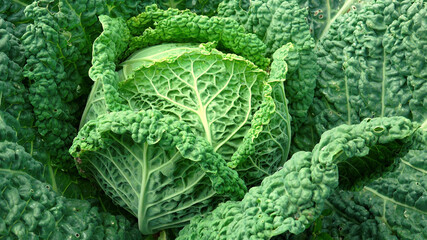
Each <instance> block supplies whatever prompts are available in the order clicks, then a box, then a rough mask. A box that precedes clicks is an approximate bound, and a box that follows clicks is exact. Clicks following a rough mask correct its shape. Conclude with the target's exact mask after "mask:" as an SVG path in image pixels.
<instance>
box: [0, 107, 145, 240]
mask: <svg viewBox="0 0 427 240" xmlns="http://www.w3.org/2000/svg"><path fill="white" fill-rule="evenodd" d="M0 116H1V118H0V129H1V134H0V189H2V191H1V192H0V238H4V239H39V238H42V239H62V238H66V239H124V238H131V239H140V238H141V236H140V234H139V232H138V230H137V229H136V228H135V227H132V226H131V223H130V222H129V221H128V220H126V219H125V218H124V217H123V216H117V217H116V216H113V215H111V214H108V213H100V212H98V209H97V208H96V207H93V206H91V204H90V203H89V202H88V201H84V200H77V199H68V198H65V197H63V196H61V195H60V194H58V193H57V192H56V191H55V189H54V188H53V186H51V185H50V184H47V183H45V182H44V179H45V177H44V174H43V168H44V166H43V165H42V164H41V163H40V162H38V161H36V160H34V159H33V158H32V157H31V155H30V154H28V153H27V152H26V151H25V149H24V148H23V147H22V146H20V145H19V144H18V143H17V141H18V140H19V139H18V137H17V136H18V133H17V132H16V131H15V130H14V128H15V127H17V126H18V127H19V123H18V122H17V121H16V120H15V119H14V118H13V117H12V116H10V115H8V114H7V113H5V112H0ZM7 116H9V117H7ZM9 124H11V125H9Z"/></svg>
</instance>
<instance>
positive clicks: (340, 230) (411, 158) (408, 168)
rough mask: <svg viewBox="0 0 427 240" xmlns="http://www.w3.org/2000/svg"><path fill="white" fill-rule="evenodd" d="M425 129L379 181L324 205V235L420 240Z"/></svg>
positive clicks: (425, 211)
mask: <svg viewBox="0 0 427 240" xmlns="http://www.w3.org/2000/svg"><path fill="white" fill-rule="evenodd" d="M426 130H427V129H420V130H418V131H417V132H419V136H418V138H417V139H415V141H414V143H413V144H412V145H411V147H410V150H409V152H408V153H407V154H406V155H405V156H404V157H402V158H400V159H395V161H397V164H396V166H394V168H393V169H392V170H391V171H389V172H386V173H385V174H384V175H382V176H381V178H378V179H375V180H374V181H372V182H370V183H368V184H366V185H365V186H363V188H361V189H360V190H359V191H344V190H341V191H337V192H335V193H334V194H333V195H332V196H331V197H330V198H329V199H328V201H327V204H326V206H327V207H326V209H327V211H325V212H326V213H328V214H324V217H323V218H322V221H321V226H320V227H321V228H322V231H323V232H327V233H329V234H330V235H331V236H332V237H334V238H345V239H360V238H369V239H396V238H397V239H423V238H426V237H427V235H426V232H425V229H426V227H427V148H426V146H427V134H426Z"/></svg>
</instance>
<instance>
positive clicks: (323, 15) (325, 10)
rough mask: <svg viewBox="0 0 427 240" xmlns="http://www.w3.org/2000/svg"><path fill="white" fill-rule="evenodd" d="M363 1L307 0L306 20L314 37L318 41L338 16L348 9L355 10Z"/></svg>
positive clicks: (348, 10)
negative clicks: (307, 15) (307, 11)
mask: <svg viewBox="0 0 427 240" xmlns="http://www.w3.org/2000/svg"><path fill="white" fill-rule="evenodd" d="M364 2H365V1H364V0H363V1H362V0H322V1H316V0H309V1H308V8H309V18H308V22H309V24H310V31H311V32H312V34H313V37H314V39H315V40H316V41H318V40H319V39H322V38H323V37H325V36H326V35H327V34H328V31H329V29H330V27H331V25H333V24H334V22H335V21H336V20H337V18H338V17H340V16H342V15H344V14H346V13H348V12H350V11H357V9H360V8H361V7H362V6H361V4H363V3H364Z"/></svg>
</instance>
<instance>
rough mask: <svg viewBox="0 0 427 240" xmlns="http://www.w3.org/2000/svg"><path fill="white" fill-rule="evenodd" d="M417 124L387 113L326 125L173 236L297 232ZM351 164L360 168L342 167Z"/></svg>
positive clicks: (402, 144) (407, 140)
mask: <svg viewBox="0 0 427 240" xmlns="http://www.w3.org/2000/svg"><path fill="white" fill-rule="evenodd" d="M418 128H419V125H418V124H416V123H413V122H411V121H409V120H408V119H405V118H403V117H391V118H376V119H367V120H364V121H362V122H361V123H360V124H358V125H341V126H339V127H336V128H334V129H332V130H330V131H327V132H325V133H324V134H323V135H322V138H321V140H320V142H319V143H318V144H317V145H316V146H315V148H314V150H313V151H312V152H298V153H296V154H294V155H293V156H292V158H291V159H290V160H289V161H287V162H286V163H285V164H284V166H283V169H281V170H279V171H278V172H276V173H275V174H273V175H272V176H269V177H266V178H265V179H264V180H263V182H262V183H261V185H260V186H259V187H254V188H251V189H250V190H249V192H248V193H247V194H246V195H245V197H244V198H243V200H242V201H229V202H226V203H222V204H220V205H219V207H218V208H217V209H215V210H214V211H212V212H211V213H208V214H206V215H205V216H197V217H195V218H193V219H192V220H191V222H190V224H189V225H187V226H186V227H184V229H183V230H181V232H180V235H179V237H178V238H177V239H178V240H183V239H230V238H233V239H249V238H251V239H270V238H271V237H273V236H277V235H279V234H282V233H285V232H290V233H293V234H299V233H301V232H303V231H304V230H305V229H306V228H307V226H309V225H310V224H311V223H313V221H314V220H316V219H317V218H318V217H319V216H320V214H321V212H322V211H323V209H324V207H325V203H326V200H327V198H328V197H329V196H330V195H331V194H332V193H333V191H334V190H335V189H336V188H337V187H338V186H341V184H344V185H343V187H347V186H346V181H342V180H345V179H346V178H348V177H350V176H351V177H354V179H356V180H357V181H359V182H363V183H366V182H367V181H369V180H371V179H373V178H376V177H378V176H379V170H378V169H375V168H370V169H366V168H365V167H364V165H368V164H371V163H372V162H373V161H376V163H377V166H380V167H384V169H383V171H386V169H387V168H389V167H390V166H392V165H393V164H394V163H393V161H391V162H390V160H389V159H388V158H382V154H384V153H386V154H387V151H388V150H392V149H394V147H395V146H399V150H400V151H401V152H399V153H396V152H395V151H391V152H393V153H396V154H395V155H393V156H392V157H397V156H399V154H401V153H405V152H407V151H408V148H409V147H410V146H411V143H412V140H413V137H414V135H415V134H414V132H416V130H417V129H418ZM384 150H385V151H384ZM373 157H376V158H375V159H372V158H373ZM350 168H355V169H359V168H360V170H363V171H365V172H363V173H361V174H354V175H351V174H352V173H353V172H352V171H350V172H349V171H343V170H346V169H350Z"/></svg>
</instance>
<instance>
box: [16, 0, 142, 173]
mask: <svg viewBox="0 0 427 240" xmlns="http://www.w3.org/2000/svg"><path fill="white" fill-rule="evenodd" d="M139 9H140V7H139V5H138V1H120V0H117V1H114V0H110V1H95V0H78V1H66V0H39V1H35V2H34V3H32V4H31V5H29V6H28V7H27V8H26V10H25V14H26V17H27V18H29V19H31V20H32V24H30V25H29V26H28V28H27V30H26V32H25V34H24V35H23V37H22V43H23V45H24V47H25V57H26V58H27V61H26V65H25V68H24V75H25V76H26V77H27V78H28V79H29V82H30V83H31V86H30V97H29V99H30V102H31V104H32V105H33V107H34V113H35V117H36V122H35V125H36V127H37V131H38V133H39V134H40V136H41V137H42V139H43V141H44V142H45V147H46V148H47V150H48V152H49V153H50V155H51V156H52V158H51V159H52V163H53V164H54V165H59V166H60V167H61V168H62V169H64V170H66V171H70V169H72V168H73V166H72V162H71V161H67V160H66V159H68V157H69V155H68V153H67V148H68V147H69V146H70V145H71V142H72V137H73V136H74V135H75V134H76V132H77V131H76V128H75V126H76V125H77V119H78V118H79V117H78V116H79V115H80V111H81V110H82V109H80V108H81V107H82V106H81V104H80V103H81V99H80V97H81V96H82V95H86V94H87V93H88V91H89V84H90V82H88V77H87V71H88V68H89V64H88V63H89V61H90V59H91V50H92V49H91V47H92V42H93V40H94V39H95V37H96V36H97V35H98V34H99V33H100V32H101V28H100V24H99V22H98V16H99V15H101V14H109V15H112V16H125V17H130V16H131V15H135V14H136V13H138V10H139Z"/></svg>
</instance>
